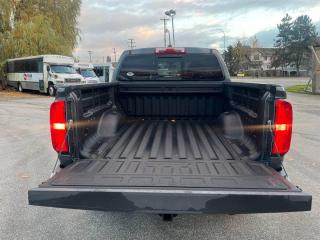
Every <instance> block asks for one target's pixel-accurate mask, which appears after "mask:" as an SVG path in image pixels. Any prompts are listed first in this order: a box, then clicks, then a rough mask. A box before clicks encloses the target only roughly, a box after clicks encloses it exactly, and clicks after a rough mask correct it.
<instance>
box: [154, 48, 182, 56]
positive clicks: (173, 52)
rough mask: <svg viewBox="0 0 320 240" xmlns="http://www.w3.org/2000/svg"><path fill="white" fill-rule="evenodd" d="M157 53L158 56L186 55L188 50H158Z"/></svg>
mask: <svg viewBox="0 0 320 240" xmlns="http://www.w3.org/2000/svg"><path fill="white" fill-rule="evenodd" d="M155 53H156V54H157V55H162V54H165V55H167V54H168V55H170V54H176V55H177V54H186V49H185V48H157V49H156V51H155Z"/></svg>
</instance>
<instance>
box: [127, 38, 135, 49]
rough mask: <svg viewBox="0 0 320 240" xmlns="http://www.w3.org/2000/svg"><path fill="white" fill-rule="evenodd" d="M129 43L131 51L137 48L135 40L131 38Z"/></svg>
mask: <svg viewBox="0 0 320 240" xmlns="http://www.w3.org/2000/svg"><path fill="white" fill-rule="evenodd" d="M128 43H129V48H130V49H134V48H135V47H136V45H135V44H136V41H135V40H134V38H129V39H128Z"/></svg>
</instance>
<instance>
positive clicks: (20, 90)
mask: <svg viewBox="0 0 320 240" xmlns="http://www.w3.org/2000/svg"><path fill="white" fill-rule="evenodd" d="M18 91H19V92H23V87H22V85H21V83H18Z"/></svg>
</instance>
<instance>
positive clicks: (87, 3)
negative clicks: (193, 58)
mask: <svg viewBox="0 0 320 240" xmlns="http://www.w3.org/2000/svg"><path fill="white" fill-rule="evenodd" d="M171 8H174V9H176V10H177V16H176V17H175V26H176V39H177V45H179V46H199V47H217V48H220V49H222V48H223V42H224V37H223V34H222V32H221V29H223V30H224V31H225V33H226V36H227V37H226V42H227V45H228V44H232V43H233V42H235V41H236V40H237V39H247V38H248V37H250V36H252V35H254V34H256V35H257V37H258V39H259V41H260V43H261V44H262V45H266V46H272V43H271V42H273V38H274V33H275V28H276V24H277V23H279V21H280V20H281V18H282V16H284V14H285V13H286V12H289V13H290V14H293V16H294V15H297V14H311V17H313V18H314V21H319V20H320V16H319V15H318V12H319V10H320V2H319V0H308V1H305V0H291V1H279V0H259V1H258V0H225V1H209V0H208V1H205V0H197V1H195V0H194V1H192V0H152V1H150V0H140V1H132V0H83V4H82V10H81V16H80V19H79V28H80V30H81V37H82V41H81V42H80V43H79V46H78V48H77V49H76V50H75V52H74V55H76V56H80V58H81V60H83V61H86V60H88V51H89V50H90V51H93V57H94V59H95V60H96V61H101V60H102V59H103V57H106V56H108V55H109V56H111V55H112V51H113V48H116V49H117V51H118V54H120V53H121V51H123V50H124V49H126V48H127V47H128V42H127V39H128V38H134V39H135V41H136V45H137V47H151V46H162V45H163V23H162V22H161V21H160V18H161V17H163V15H164V14H163V13H164V11H165V10H168V9H171ZM169 26H170V29H171V24H169Z"/></svg>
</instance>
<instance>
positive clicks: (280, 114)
mask: <svg viewBox="0 0 320 240" xmlns="http://www.w3.org/2000/svg"><path fill="white" fill-rule="evenodd" d="M275 110H276V112H275V121H274V126H273V134H274V140H273V147H272V154H280V155H284V154H286V153H287V152H288V151H289V149H290V144H291V136H292V106H291V104H290V103H288V102H287V101H284V100H276V109H275Z"/></svg>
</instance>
